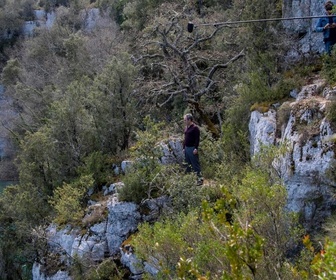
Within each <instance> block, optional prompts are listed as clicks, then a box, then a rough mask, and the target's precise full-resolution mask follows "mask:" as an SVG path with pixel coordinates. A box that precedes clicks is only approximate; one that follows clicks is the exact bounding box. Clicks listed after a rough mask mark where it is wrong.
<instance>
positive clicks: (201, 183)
mask: <svg viewBox="0 0 336 280" xmlns="http://www.w3.org/2000/svg"><path fill="white" fill-rule="evenodd" d="M201 185H203V178H199V179H197V186H201Z"/></svg>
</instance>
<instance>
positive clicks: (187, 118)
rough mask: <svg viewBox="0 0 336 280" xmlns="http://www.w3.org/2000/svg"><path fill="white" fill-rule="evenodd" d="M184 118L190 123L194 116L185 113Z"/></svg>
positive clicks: (187, 123) (186, 122)
mask: <svg viewBox="0 0 336 280" xmlns="http://www.w3.org/2000/svg"><path fill="white" fill-rule="evenodd" d="M183 120H184V123H185V124H186V125H189V124H190V123H192V121H193V120H194V117H193V115H192V114H185V115H184V118H183Z"/></svg>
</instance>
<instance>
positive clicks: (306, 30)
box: [282, 0, 326, 59]
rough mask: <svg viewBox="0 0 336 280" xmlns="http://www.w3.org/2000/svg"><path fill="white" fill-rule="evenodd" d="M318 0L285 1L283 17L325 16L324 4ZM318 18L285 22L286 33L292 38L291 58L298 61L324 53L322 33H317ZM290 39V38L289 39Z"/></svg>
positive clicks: (321, 0)
mask: <svg viewBox="0 0 336 280" xmlns="http://www.w3.org/2000/svg"><path fill="white" fill-rule="evenodd" d="M325 2H326V1H323V0H318V1H311V0H283V6H282V17H283V18H292V17H309V16H320V15H324V14H325V11H324V3H325ZM317 21H318V18H312V19H296V20H284V21H283V22H282V24H283V27H284V28H285V31H286V32H287V33H288V35H291V36H292V42H293V45H292V48H291V50H290V53H289V57H291V58H293V59H296V58H298V57H301V56H307V55H311V54H312V53H322V52H323V50H324V44H323V36H322V33H317V32H315V31H314V30H315V26H316V24H317ZM289 38H290V37H289Z"/></svg>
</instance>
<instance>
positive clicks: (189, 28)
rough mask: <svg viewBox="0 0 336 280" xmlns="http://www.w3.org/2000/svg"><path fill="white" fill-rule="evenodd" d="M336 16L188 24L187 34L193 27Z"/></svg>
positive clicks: (306, 17)
mask: <svg viewBox="0 0 336 280" xmlns="http://www.w3.org/2000/svg"><path fill="white" fill-rule="evenodd" d="M334 16H336V15H330V16H329V15H322V16H305V17H288V18H264V19H250V20H237V21H226V22H215V23H200V24H193V23H192V22H189V23H188V32H190V33H191V32H192V31H193V29H194V27H197V26H215V27H217V26H220V25H230V24H239V23H253V22H267V21H283V20H296V19H312V18H322V17H334Z"/></svg>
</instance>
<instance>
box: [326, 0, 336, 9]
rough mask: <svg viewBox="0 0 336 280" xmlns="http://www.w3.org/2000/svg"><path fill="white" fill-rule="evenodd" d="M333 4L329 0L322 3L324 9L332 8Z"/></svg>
mask: <svg viewBox="0 0 336 280" xmlns="http://www.w3.org/2000/svg"><path fill="white" fill-rule="evenodd" d="M333 6H334V3H333V2H331V1H327V2H326V3H325V4H324V8H325V9H326V10H332V8H333Z"/></svg>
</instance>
